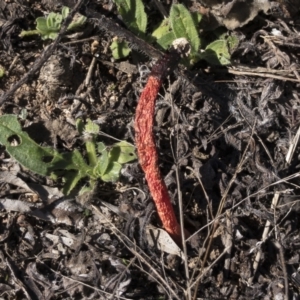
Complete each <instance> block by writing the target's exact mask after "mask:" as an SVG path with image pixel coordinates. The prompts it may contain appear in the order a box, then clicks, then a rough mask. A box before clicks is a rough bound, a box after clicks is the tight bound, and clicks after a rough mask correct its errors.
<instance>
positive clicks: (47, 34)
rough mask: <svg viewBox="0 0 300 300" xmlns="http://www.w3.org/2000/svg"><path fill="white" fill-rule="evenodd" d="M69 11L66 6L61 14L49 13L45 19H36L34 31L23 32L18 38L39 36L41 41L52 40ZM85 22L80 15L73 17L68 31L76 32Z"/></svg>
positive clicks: (83, 17)
mask: <svg viewBox="0 0 300 300" xmlns="http://www.w3.org/2000/svg"><path fill="white" fill-rule="evenodd" d="M69 13H70V9H69V8H68V7H66V6H64V7H63V8H62V11H61V14H60V13H54V12H50V13H49V15H48V16H47V17H38V18H37V19H36V30H29V31H25V30H23V31H22V32H21V33H20V37H25V36H30V35H35V34H39V35H40V36H41V38H42V39H43V40H47V39H51V40H54V39H55V38H56V37H57V35H58V32H59V31H60V28H61V25H62V22H63V21H64V20H65V19H66V17H67V16H68V15H69ZM85 21H86V17H85V16H82V15H80V14H77V15H75V17H74V19H73V21H72V22H71V24H70V25H69V26H68V31H71V30H76V29H78V28H79V27H81V26H82V25H83V24H84V23H85Z"/></svg>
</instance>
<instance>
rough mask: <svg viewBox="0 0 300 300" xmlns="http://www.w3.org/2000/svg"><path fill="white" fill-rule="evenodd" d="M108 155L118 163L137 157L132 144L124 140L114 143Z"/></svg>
mask: <svg viewBox="0 0 300 300" xmlns="http://www.w3.org/2000/svg"><path fill="white" fill-rule="evenodd" d="M109 156H110V159H111V160H113V161H117V162H118V163H120V164H125V163H128V162H130V161H132V160H135V159H136V158H137V156H136V154H135V148H134V146H132V145H131V144H129V143H127V142H125V141H121V142H119V143H116V144H114V146H113V148H112V150H111V151H110V153H109Z"/></svg>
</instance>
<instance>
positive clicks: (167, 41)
mask: <svg viewBox="0 0 300 300" xmlns="http://www.w3.org/2000/svg"><path fill="white" fill-rule="evenodd" d="M175 39H176V37H175V35H174V32H173V31H171V32H168V33H167V34H165V35H164V36H162V37H161V38H159V39H158V40H157V41H156V42H157V44H158V45H160V46H161V47H162V48H163V49H165V50H167V49H168V48H169V47H170V45H171V44H172V43H173V41H174V40H175Z"/></svg>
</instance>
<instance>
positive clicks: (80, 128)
mask: <svg viewBox="0 0 300 300" xmlns="http://www.w3.org/2000/svg"><path fill="white" fill-rule="evenodd" d="M84 127H85V124H84V122H83V120H82V119H76V129H77V131H78V132H79V133H80V134H83V132H84Z"/></svg>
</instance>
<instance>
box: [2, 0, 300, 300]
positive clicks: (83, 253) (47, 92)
mask: <svg viewBox="0 0 300 300" xmlns="http://www.w3.org/2000/svg"><path fill="white" fill-rule="evenodd" d="M71 2H72V1H70V3H71ZM214 2H215V3H213V4H211V3H210V1H198V2H197V1H187V2H186V5H187V7H188V8H189V9H190V10H191V11H192V10H193V9H194V10H195V9H197V10H201V11H202V12H203V13H204V16H205V17H204V21H203V22H206V23H203V28H204V30H202V31H201V35H202V36H203V37H205V36H206V37H207V36H209V35H210V34H211V32H209V31H207V28H208V27H209V24H210V23H209V22H210V21H211V22H214V23H213V25H211V28H213V29H217V28H223V30H226V27H220V26H221V25H222V26H223V25H225V26H227V28H230V29H231V30H233V31H232V32H233V33H234V34H235V35H236V36H237V37H238V38H239V45H238V46H237V48H236V49H235V51H234V53H232V59H231V60H232V65H230V66H227V67H217V66H209V65H207V64H206V63H205V62H202V61H201V62H199V63H198V64H196V65H195V66H193V68H192V69H190V70H189V71H186V74H187V75H186V76H178V75H176V76H175V75H172V76H170V77H169V78H168V80H166V81H165V82H164V86H163V88H162V89H161V91H160V95H159V99H158V101H157V105H156V115H155V124H156V125H155V128H154V132H155V135H156V141H157V147H158V151H159V158H160V168H161V171H162V173H163V176H164V180H165V182H166V185H167V187H168V191H169V193H170V196H171V198H172V201H173V205H174V209H175V210H176V212H177V213H178V212H179V201H182V205H183V219H184V223H185V227H186V228H187V229H188V230H189V231H190V232H192V233H194V236H193V237H192V238H191V239H189V240H188V241H187V243H186V247H187V248H186V251H185V252H183V251H181V249H179V248H178V247H177V245H176V244H174V243H172V241H171V240H170V238H169V237H168V236H167V235H166V233H165V232H164V231H163V230H162V229H161V224H160V221H159V219H158V217H157V214H156V211H155V208H154V205H153V203H152V199H151V196H150V194H149V191H148V188H147V184H146V182H145V179H144V175H143V173H142V171H141V169H140V167H139V164H138V162H137V161H135V162H133V163H131V164H127V165H126V166H125V167H124V168H123V169H122V174H121V176H120V178H119V180H118V181H117V182H114V183H104V182H101V181H99V183H98V186H97V188H96V190H94V191H93V193H90V194H84V195H83V196H80V197H79V196H78V191H75V192H74V193H73V194H72V195H70V197H65V196H63V195H62V193H61V192H60V191H61V187H62V182H60V181H59V180H58V181H53V180H52V179H51V178H45V177H42V176H38V175H36V174H33V173H31V172H30V171H29V170H26V169H24V168H23V167H22V166H21V165H19V164H18V163H17V162H16V161H14V160H13V159H12V158H11V157H9V155H8V154H7V152H5V148H4V147H2V146H0V159H1V160H0V168H1V169H0V170H1V171H0V208H1V211H0V295H1V296H0V297H1V299H232V300H233V299H264V300H267V299H300V274H299V267H300V257H299V250H300V235H299V234H300V215H299V213H300V205H299V197H300V190H299V188H300V181H299V175H300V170H299V169H300V163H299V156H300V151H299V146H298V138H299V135H300V129H299V126H300V98H299V83H300V76H299V69H300V64H299V49H300V48H299V45H300V36H299V31H300V22H299V20H300V19H299V9H298V8H299V1H295V0H294V1H261V2H263V3H264V5H267V6H268V7H267V9H265V7H264V8H260V9H257V5H258V4H257V3H259V1H258V2H257V1H249V2H247V4H245V2H244V1H214ZM249 3H253V7H255V9H257V11H256V10H255V13H252V12H253V11H252V12H251V13H252V14H249V15H251V17H249V16H248V17H246V19H243V20H242V19H241V20H239V23H238V24H237V26H236V23H234V24H233V23H231V22H230V20H231V18H233V16H236V14H237V11H239V10H238V9H237V7H236V5H241V7H243V6H242V5H246V6H245V7H247V8H248V9H250V8H251V9H252V6H251V5H250V4H249ZM59 4H60V2H59V1H42V2H38V1H36V2H35V1H33V0H32V1H23V0H21V1H1V2H0V37H1V40H0V64H1V66H2V67H4V68H5V70H6V71H7V72H6V75H5V76H4V77H2V78H0V97H1V96H3V95H4V94H5V93H6V92H8V91H9V90H10V88H11V86H12V85H13V84H14V83H16V82H18V81H19V80H20V79H21V78H22V77H23V76H24V75H26V73H27V72H28V71H29V70H30V68H31V66H32V64H33V63H34V62H35V61H37V60H38V59H40V57H41V53H42V52H43V50H44V49H45V47H46V46H47V45H49V44H50V43H51V42H50V41H42V40H41V39H40V38H39V37H37V36H35V37H30V38H26V39H21V38H20V37H19V36H18V35H19V33H20V31H21V30H22V29H29V28H34V20H35V18H36V17H37V16H41V15H43V14H44V13H45V12H47V13H49V12H51V11H59ZM161 4H162V5H163V6H164V8H165V9H167V11H168V9H169V5H170V3H167V1H162V2H161ZM71 5H72V4H70V6H71ZM88 5H89V6H90V8H92V9H94V10H95V11H98V12H100V13H104V12H105V13H106V14H107V15H108V16H109V17H110V18H111V19H113V20H114V21H116V22H119V23H120V20H118V19H117V18H115V15H116V10H115V7H114V6H113V5H112V2H110V1H105V0H103V1H90V3H89V4H88ZM249 7H250V8H249ZM57 8H58V10H57ZM251 9H250V10H251ZM159 10H160V9H159V8H158V7H157V6H156V5H155V1H153V3H152V2H151V3H148V4H147V5H146V11H147V13H149V14H150V16H151V17H153V18H154V19H156V18H158V19H159V17H160V12H159ZM108 11H110V12H108ZM259 11H260V12H259ZM243 12H244V11H243V9H241V10H240V13H241V15H243ZM252 15H253V17H252ZM238 16H239V15H238ZM236 19H238V18H235V20H236ZM228 20H229V21H228ZM228 22H229V23H228ZM149 26H153V24H150V25H149ZM232 27H234V28H232ZM111 38H112V36H111V35H110V33H109V32H103V31H101V30H100V29H99V27H97V26H96V25H95V24H93V21H92V20H89V22H88V24H87V25H86V26H85V28H84V29H82V31H80V32H79V33H77V34H76V35H72V36H68V37H65V38H64V39H62V41H61V43H59V45H58V46H57V47H56V48H55V49H54V50H53V53H52V55H51V56H50V58H49V59H48V60H47V61H46V62H45V64H44V65H43V66H42V67H41V69H40V70H39V72H38V73H37V74H36V75H34V76H31V77H30V78H29V79H28V80H27V82H26V83H25V84H23V85H22V86H21V88H19V89H18V90H17V91H16V92H15V93H14V95H13V97H10V98H8V99H6V100H5V101H4V102H3V103H2V105H1V108H0V110H1V115H4V114H14V115H17V116H19V120H20V122H21V124H22V128H23V130H25V131H26V132H27V133H28V134H29V135H30V136H31V137H32V138H33V139H34V140H35V141H36V142H37V143H39V144H41V145H44V146H50V147H55V148H56V149H57V150H59V151H62V152H68V151H72V150H74V149H78V150H80V151H81V152H82V153H84V147H83V141H82V137H81V136H80V135H79V134H78V132H77V131H76V128H75V121H76V119H77V118H79V117H80V118H83V119H87V118H90V119H91V120H93V121H94V122H95V123H97V124H99V125H100V128H101V134H99V141H103V142H104V143H105V144H106V145H108V146H109V145H111V144H113V143H114V141H115V140H114V139H120V140H126V141H129V142H131V143H134V140H133V136H134V132H133V119H134V113H135V108H136V105H137V99H138V96H139V94H140V93H141V91H142V89H143V86H144V84H145V81H146V78H147V74H146V75H145V72H144V70H145V69H147V68H151V61H149V59H148V58H147V57H146V56H145V55H144V54H143V53H141V52H134V51H133V52H132V53H131V55H130V57H129V58H128V59H125V60H123V61H113V60H112V58H111V57H112V56H111V53H110V50H109V46H110V42H111ZM80 184H81V186H83V185H84V184H85V182H81V183H80ZM76 192H77V193H76Z"/></svg>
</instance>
